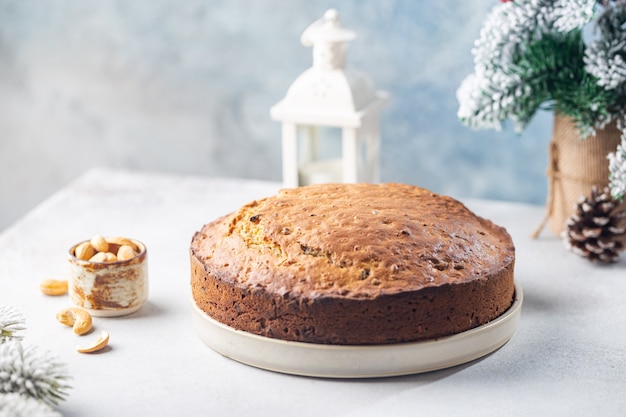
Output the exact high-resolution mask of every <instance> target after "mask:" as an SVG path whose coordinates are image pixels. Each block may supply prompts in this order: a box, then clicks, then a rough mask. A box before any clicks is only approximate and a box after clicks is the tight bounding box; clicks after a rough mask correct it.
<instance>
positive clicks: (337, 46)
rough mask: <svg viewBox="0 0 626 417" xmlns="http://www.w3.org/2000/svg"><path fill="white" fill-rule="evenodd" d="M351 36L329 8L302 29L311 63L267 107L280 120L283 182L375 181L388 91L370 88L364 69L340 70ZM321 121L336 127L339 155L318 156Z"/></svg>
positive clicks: (289, 185) (294, 184)
mask: <svg viewBox="0 0 626 417" xmlns="http://www.w3.org/2000/svg"><path fill="white" fill-rule="evenodd" d="M355 37H356V34H355V33H354V32H352V31H350V30H347V29H345V28H342V27H341V25H340V22H339V15H338V13H337V11H336V10H334V9H330V10H328V11H327V12H326V13H325V14H324V17H323V18H321V19H319V20H317V21H316V22H314V23H313V24H311V25H310V26H309V27H308V28H307V29H306V30H305V31H304V32H303V34H302V37H301V41H302V44H303V45H305V46H312V47H313V66H312V67H311V68H309V69H308V70H306V71H305V72H304V73H302V74H301V75H300V76H299V77H298V78H297V79H296V80H295V81H294V83H293V84H292V85H291V86H290V87H289V90H288V91H287V94H286V96H285V98H284V99H283V100H281V101H280V102H279V103H277V104H276V105H275V106H273V107H272V108H271V109H270V115H271V117H272V119H273V120H276V121H280V122H282V153H283V157H282V158H283V183H284V186H285V187H297V186H300V185H307V184H313V183H320V182H347V183H353V182H378V181H379V176H380V128H379V124H380V121H379V119H380V118H379V114H380V111H381V109H382V108H383V106H384V105H385V104H386V103H387V101H388V94H387V93H385V92H382V91H376V90H375V89H374V86H373V84H372V82H371V81H370V80H369V78H368V77H366V76H365V75H363V74H359V73H356V72H353V71H349V70H346V68H345V67H346V65H345V63H346V49H347V46H348V42H349V41H351V40H353V39H354V38H355ZM321 127H326V128H331V129H340V131H341V141H342V145H341V158H340V159H326V160H325V159H320V157H319V153H318V147H319V139H320V137H319V135H320V128H321Z"/></svg>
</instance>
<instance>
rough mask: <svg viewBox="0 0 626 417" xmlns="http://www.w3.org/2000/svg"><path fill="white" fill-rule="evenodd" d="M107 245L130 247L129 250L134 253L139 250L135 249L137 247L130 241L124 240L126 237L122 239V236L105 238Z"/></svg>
mask: <svg viewBox="0 0 626 417" xmlns="http://www.w3.org/2000/svg"><path fill="white" fill-rule="evenodd" d="M106 241H107V243H109V244H113V245H118V246H124V245H126V246H130V247H131V248H133V250H134V251H135V252H138V251H139V248H138V247H137V245H136V244H135V242H133V241H132V240H130V239H128V238H126V237H122V236H110V237H107V238H106Z"/></svg>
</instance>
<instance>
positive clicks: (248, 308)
mask: <svg viewBox="0 0 626 417" xmlns="http://www.w3.org/2000/svg"><path fill="white" fill-rule="evenodd" d="M190 254H191V288H192V295H193V299H194V300H195V302H196V304H197V305H198V307H199V308H200V309H202V310H203V311H205V312H206V313H207V314H208V315H209V316H210V317H212V318H213V319H215V320H217V321H219V322H221V323H223V324H226V325H228V326H230V327H232V328H234V329H238V330H243V331H246V332H249V333H253V334H257V335H262V336H267V337H271V338H277V339H283V340H292V341H301V342H311V343H322V344H345V345H355V344H364V345H367V344H385V343H400V342H413V341H420V340H426V339H433V338H438V337H442V336H447V335H451V334H455V333H459V332H463V331H465V330H468V329H471V328H473V327H476V326H480V325H482V324H485V323H487V322H489V321H491V320H493V319H495V318H496V317H498V316H499V315H501V314H502V313H504V312H505V311H506V310H507V309H508V308H509V307H510V306H511V304H512V302H513V296H514V294H513V293H514V283H513V268H514V262H515V248H514V246H513V242H512V240H511V237H510V236H509V234H508V233H507V232H506V230H505V229H504V228H502V227H499V226H496V225H494V224H493V223H492V222H491V221H489V220H485V219H483V218H480V217H478V216H476V215H475V214H473V213H472V212H471V211H469V210H468V209H467V208H466V207H465V206H464V205H463V204H461V203H460V202H458V201H456V200H454V199H452V198H450V197H445V196H441V195H437V194H434V193H432V192H430V191H427V190H424V189H421V188H417V187H414V186H411V185H404V184H377V185H375V184H324V185H313V186H307V187H300V188H294V189H285V190H281V191H280V192H279V193H278V194H277V195H276V196H273V197H269V198H265V199H263V200H260V201H253V202H251V203H249V204H247V205H245V206H243V207H242V208H241V209H239V210H238V211H237V212H235V213H232V214H229V215H227V216H224V217H222V218H220V219H218V220H216V221H214V222H212V223H209V224H207V225H205V226H204V227H203V228H202V230H201V231H199V232H197V233H196V234H195V235H194V237H193V239H192V242H191V249H190Z"/></svg>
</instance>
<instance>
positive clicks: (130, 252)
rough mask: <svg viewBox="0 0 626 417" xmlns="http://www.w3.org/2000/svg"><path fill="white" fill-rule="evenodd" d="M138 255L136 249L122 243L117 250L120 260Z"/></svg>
mask: <svg viewBox="0 0 626 417" xmlns="http://www.w3.org/2000/svg"><path fill="white" fill-rule="evenodd" d="M135 256H137V253H136V252H135V250H134V249H133V248H132V247H131V246H128V245H122V246H120V248H119V249H118V251H117V259H118V260H120V261H125V260H127V259H132V258H134V257H135Z"/></svg>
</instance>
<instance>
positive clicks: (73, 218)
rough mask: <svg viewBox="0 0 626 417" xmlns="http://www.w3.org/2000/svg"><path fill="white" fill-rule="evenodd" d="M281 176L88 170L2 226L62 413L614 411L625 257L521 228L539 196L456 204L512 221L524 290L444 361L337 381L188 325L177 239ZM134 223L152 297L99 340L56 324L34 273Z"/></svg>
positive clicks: (0, 258)
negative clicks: (269, 360)
mask: <svg viewBox="0 0 626 417" xmlns="http://www.w3.org/2000/svg"><path fill="white" fill-rule="evenodd" d="M277 188H278V184H276V183H271V182H259V181H238V180H230V179H203V178H198V177H183V176H166V175H157V174H148V173H131V172H124V171H110V170H102V169H100V170H95V171H90V172H89V173H87V174H86V175H85V176H83V177H81V178H79V180H78V181H76V182H74V183H72V184H70V186H68V187H67V188H64V189H63V190H61V191H60V192H58V193H56V194H54V195H53V196H52V197H51V198H50V199H48V200H46V201H45V202H44V203H43V204H41V205H40V206H38V207H37V208H36V209H34V210H33V211H32V212H30V213H28V214H27V215H26V216H25V217H24V218H23V219H21V220H20V221H18V222H17V223H16V224H15V225H14V226H12V227H10V228H9V229H7V230H6V231H4V232H3V233H2V234H0V304H2V305H3V304H12V305H14V306H15V307H16V308H17V309H18V310H20V311H21V312H23V313H24V315H25V317H26V320H27V328H28V330H27V332H26V337H25V340H24V342H25V343H32V344H35V345H38V346H43V347H46V348H47V349H49V350H50V351H51V352H52V353H53V354H55V355H58V356H59V357H61V358H62V360H64V361H66V362H67V363H69V371H70V373H71V374H72V375H73V376H74V380H73V381H72V383H73V385H74V389H73V390H72V391H71V392H70V395H69V399H68V401H67V402H64V403H63V404H62V406H61V407H60V411H61V412H62V413H63V414H64V415H65V416H66V417H70V416H90V417H100V416H120V417H125V416H129V417H130V416H133V417H134V416H138V415H141V416H143V415H181V416H195V415H216V416H217V415H228V416H233V417H235V416H249V415H275V416H279V415H294V414H296V415H298V416H303V417H305V416H324V415H341V416H355V417H356V416H359V417H362V416H382V415H395V416H414V415H416V414H420V415H432V416H444V415H445V416H464V417H467V416H472V415H476V416H484V415H505V416H533V417H534V416H567V417H571V416H618V415H623V411H624V409H626V397H625V396H624V392H626V379H625V378H624V375H626V351H625V350H624V346H626V333H625V332H624V329H625V328H626V302H625V301H626V296H625V295H624V294H626V279H625V276H626V274H625V272H626V262H625V261H624V260H622V261H621V262H620V263H618V264H616V265H612V266H606V267H602V266H596V265H591V264H589V263H588V262H587V261H585V260H583V259H580V258H578V257H576V256H575V255H573V254H571V253H569V252H567V251H566V250H565V249H563V246H562V244H561V242H560V241H559V240H558V239H556V238H554V237H542V238H540V239H539V240H531V239H530V238H529V237H528V236H529V233H530V232H531V231H532V230H533V229H534V227H535V226H536V225H537V224H538V222H539V221H540V219H541V218H542V216H543V209H542V208H541V207H535V206H529V205H522V204H514V203H504V202H489V201H481V200H468V201H467V204H468V206H469V207H470V208H472V209H473V210H474V211H476V212H477V213H478V214H480V215H482V216H484V217H487V218H490V219H492V220H493V221H494V222H496V223H498V224H501V225H503V226H505V227H507V229H508V230H509V232H510V233H511V235H512V236H513V240H514V242H515V244H516V247H517V261H516V279H517V281H518V282H519V283H520V284H521V285H522V287H523V288H524V305H523V309H522V315H521V321H520V324H519V328H518V331H517V333H516V334H515V335H514V336H513V338H512V339H511V340H510V341H509V342H508V343H507V344H506V345H504V346H503V347H502V348H501V349H500V350H498V351H496V352H495V353H493V354H492V355H489V356H487V357H485V358H483V359H481V360H477V361H474V362H471V363H469V364H466V365H461V366H458V367H455V368H451V369H447V370H442V371H437V372H432V373H427V374H422V375H414V376H405V377H398V378H389V379H380V380H345V381H334V380H326V379H314V378H306V377H295V376H288V375H282V374H277V373H272V372H268V371H263V370H259V369H256V368H252V367H249V366H245V365H242V364H240V363H237V362H235V361H232V360H229V359H227V358H225V357H222V356H220V355H219V354H217V353H215V352H213V351H212V350H210V349H209V348H208V347H206V346H205V345H204V344H203V343H202V342H201V341H200V339H199V337H198V336H197V335H196V334H195V332H194V330H193V326H192V320H191V309H190V306H189V273H190V272H189V261H188V246H189V243H190V240H191V236H192V235H193V233H194V232H195V231H196V230H198V229H199V228H200V227H201V226H202V225H203V224H204V223H206V222H208V221H211V220H213V219H214V218H216V217H217V216H220V215H222V214H225V213H227V212H229V211H231V210H234V209H236V208H238V207H239V206H240V205H242V204H244V203H246V202H248V201H250V200H252V199H254V198H259V197H262V196H266V195H269V194H273V193H274V192H275V191H276V189H277ZM97 233H99V234H116V235H126V236H133V237H136V238H137V239H139V240H141V241H143V242H144V243H145V244H146V246H147V248H148V251H149V252H150V259H149V268H150V286H151V290H150V298H149V300H148V302H147V304H146V305H145V306H144V307H143V308H142V309H141V310H140V311H139V312H137V313H135V314H132V315H130V316H126V317H120V318H112V319H108V318H106V319H105V318H94V325H95V329H94V331H95V332H99V331H101V330H107V331H109V333H110V335H111V348H110V350H108V351H106V352H104V353H102V354H98V355H92V356H87V355H80V354H78V353H76V352H75V351H74V347H75V345H76V344H77V343H78V342H79V341H80V340H81V339H80V338H78V337H77V336H75V335H74V334H72V331H71V329H69V328H67V327H64V326H62V325H60V324H58V323H56V322H55V319H54V314H55V312H56V311H57V310H58V309H60V308H62V307H64V306H66V305H67V299H64V298H53V297H46V296H44V295H42V294H40V293H39V291H38V288H37V287H38V283H39V281H40V280H41V279H43V278H47V277H62V276H64V274H65V273H66V268H67V265H66V252H67V249H68V248H69V246H71V245H72V244H73V243H75V242H77V241H79V240H82V239H85V238H87V237H90V236H92V235H94V234H97Z"/></svg>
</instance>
